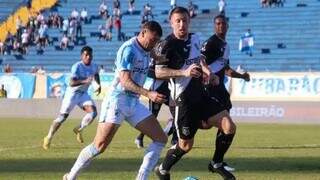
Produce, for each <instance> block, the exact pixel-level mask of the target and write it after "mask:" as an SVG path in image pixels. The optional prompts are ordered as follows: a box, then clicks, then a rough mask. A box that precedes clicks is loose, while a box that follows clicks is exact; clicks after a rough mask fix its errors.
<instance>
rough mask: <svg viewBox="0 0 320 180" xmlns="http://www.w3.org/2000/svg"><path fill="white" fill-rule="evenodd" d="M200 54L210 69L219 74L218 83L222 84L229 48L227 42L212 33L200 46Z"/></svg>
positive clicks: (227, 63) (227, 62)
mask: <svg viewBox="0 0 320 180" xmlns="http://www.w3.org/2000/svg"><path fill="white" fill-rule="evenodd" d="M201 54H202V55H203V56H204V57H205V61H206V63H207V64H208V66H209V67H210V69H211V70H212V71H213V72H214V73H215V74H216V75H218V76H219V78H220V84H221V85H223V84H224V82H223V81H224V77H225V68H226V66H228V65H229V56H230V48H229V45H228V44H227V42H225V41H224V40H222V39H220V38H219V37H218V36H217V35H216V34H214V35H212V36H211V37H210V38H209V39H208V40H207V41H206V42H204V43H203V45H202V47H201Z"/></svg>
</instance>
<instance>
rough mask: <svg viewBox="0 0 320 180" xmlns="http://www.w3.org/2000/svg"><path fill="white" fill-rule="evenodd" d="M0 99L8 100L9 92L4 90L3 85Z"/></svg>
mask: <svg viewBox="0 0 320 180" xmlns="http://www.w3.org/2000/svg"><path fill="white" fill-rule="evenodd" d="M0 98H7V91H6V90H5V89H4V85H3V84H1V89H0Z"/></svg>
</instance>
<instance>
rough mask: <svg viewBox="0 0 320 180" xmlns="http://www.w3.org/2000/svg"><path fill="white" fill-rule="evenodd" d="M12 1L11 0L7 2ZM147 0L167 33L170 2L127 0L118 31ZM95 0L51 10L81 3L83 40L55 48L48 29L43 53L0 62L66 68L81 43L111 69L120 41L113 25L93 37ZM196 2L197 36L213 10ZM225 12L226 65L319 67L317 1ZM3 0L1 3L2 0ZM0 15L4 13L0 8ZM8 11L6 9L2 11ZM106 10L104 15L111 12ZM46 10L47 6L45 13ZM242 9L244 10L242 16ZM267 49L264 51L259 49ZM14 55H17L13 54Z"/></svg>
mask: <svg viewBox="0 0 320 180" xmlns="http://www.w3.org/2000/svg"><path fill="white" fill-rule="evenodd" d="M10 2H13V1H10ZM148 2H149V3H150V4H151V5H152V6H153V7H154V9H153V14H154V15H155V20H157V21H159V22H161V24H162V26H163V28H164V34H167V33H169V32H170V25H169V24H168V23H167V21H166V19H167V12H168V10H169V9H170V4H169V1H147V0H141V1H136V2H135V9H136V10H137V11H136V13H133V14H132V15H129V13H127V12H126V11H127V9H128V3H127V1H124V0H122V1H121V12H122V13H123V16H122V31H123V33H124V35H125V36H126V37H127V38H129V37H132V36H134V35H135V33H136V32H137V31H138V28H139V25H140V22H141V15H140V14H139V13H137V12H138V11H141V10H142V7H143V5H144V4H146V3H148ZM100 3H101V1H100V0H95V1H94V2H93V1H90V2H89V1H87V0H72V1H67V3H65V1H61V2H60V5H59V6H57V7H55V8H53V9H52V10H51V11H56V12H58V13H59V14H60V15H62V16H63V18H66V17H68V16H70V14H71V11H72V10H73V9H74V8H77V9H78V10H81V9H82V8H83V7H86V8H87V10H88V13H89V16H92V17H93V18H92V19H91V21H90V22H89V23H86V24H83V27H82V31H83V32H82V34H83V37H84V38H83V40H84V41H81V42H80V43H79V45H74V46H72V47H70V48H68V50H64V51H62V50H60V49H59V48H57V47H58V46H59V43H60V39H61V37H62V33H61V30H60V29H56V28H49V36H50V44H51V45H49V46H47V47H46V48H45V49H44V51H43V52H41V53H39V51H38V50H37V47H36V46H32V47H31V48H30V49H29V52H28V53H27V54H26V55H22V56H23V57H21V56H17V55H14V54H11V55H2V56H0V60H1V61H0V62H2V64H7V63H9V64H11V66H12V67H13V69H14V71H16V72H29V71H30V69H31V67H33V66H43V67H44V68H45V70H46V71H47V72H53V71H59V72H66V71H69V69H70V66H71V64H73V63H74V62H75V61H77V60H78V58H79V51H80V48H81V45H83V44H87V45H90V46H92V47H93V49H94V59H95V61H96V63H98V64H101V65H103V66H104V67H105V69H106V71H111V70H112V69H113V62H114V58H115V56H116V51H117V49H118V48H119V46H120V45H121V43H122V42H119V41H117V38H116V37H117V32H116V30H115V29H114V28H113V32H112V37H113V39H112V41H98V37H97V35H98V34H99V30H98V27H99V25H101V24H105V20H103V19H101V18H99V17H98V16H97V15H98V7H99V5H100ZM178 3H180V4H178V5H183V6H186V5H187V1H186V2H180V1H179V2H178ZM193 3H194V4H196V5H197V6H198V11H197V14H198V15H197V16H196V17H195V18H193V19H192V25H191V31H192V32H196V33H197V34H199V35H200V37H201V40H202V41H204V40H205V39H207V38H208V37H209V36H210V35H211V34H212V31H213V26H212V19H213V17H214V15H216V13H217V2H216V1H201V0H194V1H193ZM227 3H228V4H227V7H226V15H227V16H228V17H229V21H230V30H229V34H228V37H227V40H228V43H229V45H230V47H231V65H232V66H233V67H236V66H238V65H242V66H243V67H244V68H245V69H247V70H249V71H281V72H283V71H285V72H290V71H294V72H297V71H319V70H320V55H319V53H318V49H319V46H320V42H319V38H316V37H318V35H319V34H320V28H319V27H320V20H319V17H320V11H319V8H320V1H317V0H308V1H304V4H306V6H298V1H286V2H285V4H284V7H280V8H276V7H272V8H261V7H260V1H258V0H248V1H237V0H229V1H227ZM1 4H2V3H0V5H1ZM107 5H108V10H109V12H110V13H112V3H111V2H110V1H108V4H107ZM0 12H1V14H0V19H1V18H3V17H7V16H8V15H7V14H6V15H5V13H3V12H5V11H2V10H0ZM7 13H10V12H7ZM110 13H109V14H110ZM44 14H45V15H48V14H49V11H46V12H45V13H44ZM244 14H245V15H244ZM248 28H250V29H251V30H252V32H253V34H254V37H255V46H254V51H253V56H251V57H250V56H248V55H246V54H244V53H241V52H239V50H238V43H239V39H240V36H241V35H242V34H243V33H244V32H245V31H246V29H248ZM266 49H268V51H269V53H262V52H264V50H266ZM17 57H19V58H17Z"/></svg>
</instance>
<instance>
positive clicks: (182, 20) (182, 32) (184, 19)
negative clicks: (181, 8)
mask: <svg viewBox="0 0 320 180" xmlns="http://www.w3.org/2000/svg"><path fill="white" fill-rule="evenodd" d="M170 23H171V28H172V29H173V34H174V35H175V36H176V38H178V39H186V38H187V37H188V34H189V24H190V18H189V16H188V15H187V14H186V13H174V14H172V16H171V19H170Z"/></svg>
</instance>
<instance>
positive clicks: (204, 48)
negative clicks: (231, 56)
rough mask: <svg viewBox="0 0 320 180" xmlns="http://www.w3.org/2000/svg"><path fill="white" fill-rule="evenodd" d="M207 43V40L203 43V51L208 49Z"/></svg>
mask: <svg viewBox="0 0 320 180" xmlns="http://www.w3.org/2000/svg"><path fill="white" fill-rule="evenodd" d="M207 43H208V42H205V43H204V44H203V46H202V47H201V51H202V52H205V51H206V47H207Z"/></svg>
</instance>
